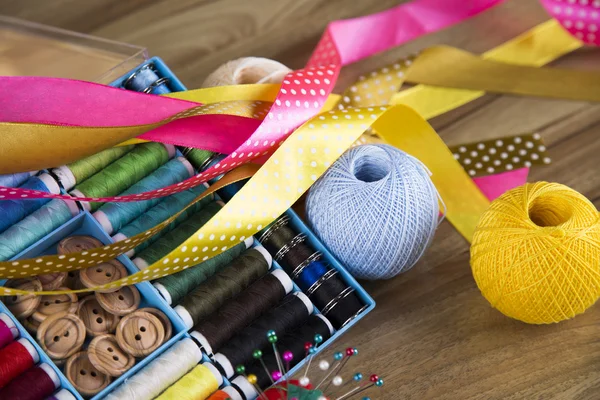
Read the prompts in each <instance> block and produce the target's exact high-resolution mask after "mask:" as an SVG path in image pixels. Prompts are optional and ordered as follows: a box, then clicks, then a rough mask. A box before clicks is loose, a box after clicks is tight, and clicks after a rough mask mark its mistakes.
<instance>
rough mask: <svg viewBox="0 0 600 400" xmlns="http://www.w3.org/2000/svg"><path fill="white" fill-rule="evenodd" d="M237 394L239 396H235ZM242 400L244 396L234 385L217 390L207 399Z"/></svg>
mask: <svg viewBox="0 0 600 400" xmlns="http://www.w3.org/2000/svg"><path fill="white" fill-rule="evenodd" d="M235 396H237V397H235ZM236 399H239V400H241V399H242V397H241V396H240V394H239V393H238V392H237V391H236V390H235V388H234V387H233V386H227V387H224V388H223V390H217V391H216V392H214V393H213V394H211V395H210V396H209V397H208V398H207V399H206V400H236Z"/></svg>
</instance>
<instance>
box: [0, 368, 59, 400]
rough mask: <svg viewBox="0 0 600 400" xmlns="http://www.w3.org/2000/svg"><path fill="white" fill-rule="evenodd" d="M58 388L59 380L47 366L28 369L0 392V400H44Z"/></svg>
mask: <svg viewBox="0 0 600 400" xmlns="http://www.w3.org/2000/svg"><path fill="white" fill-rule="evenodd" d="M58 387H60V378H59V377H58V374H57V373H56V372H55V371H54V370H53V369H52V367H51V366H50V365H49V364H45V363H44V364H40V365H39V366H37V367H33V368H29V369H28V370H27V371H25V372H23V374H21V375H19V376H18V377H16V378H15V379H14V380H13V381H11V382H10V383H9V384H8V385H7V386H6V387H4V388H2V390H0V399H11V400H44V399H45V398H46V397H48V396H50V395H51V394H52V393H53V392H54V391H55V390H56V389H57V388H58Z"/></svg>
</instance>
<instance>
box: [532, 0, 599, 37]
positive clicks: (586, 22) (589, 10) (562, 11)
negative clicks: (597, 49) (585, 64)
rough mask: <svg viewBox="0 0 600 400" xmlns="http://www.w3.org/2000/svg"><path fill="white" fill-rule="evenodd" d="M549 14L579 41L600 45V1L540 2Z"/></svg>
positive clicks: (563, 0)
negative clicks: (599, 30) (599, 29)
mask: <svg viewBox="0 0 600 400" xmlns="http://www.w3.org/2000/svg"><path fill="white" fill-rule="evenodd" d="M540 1H541V3H542V5H543V6H544V7H545V8H546V10H547V11H548V13H550V15H552V16H553V17H554V18H555V19H556V20H557V21H558V22H560V24H561V25H562V26H563V27H564V28H565V29H566V30H567V31H569V33H570V34H571V35H573V36H575V37H576V38H577V39H579V40H582V41H583V42H585V43H588V44H593V45H596V46H599V45H600V34H599V33H598V27H599V26H600V0H540Z"/></svg>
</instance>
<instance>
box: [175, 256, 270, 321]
mask: <svg viewBox="0 0 600 400" xmlns="http://www.w3.org/2000/svg"><path fill="white" fill-rule="evenodd" d="M271 261H272V260H271V257H270V255H269V253H267V252H266V251H265V250H264V248H263V247H256V248H254V249H250V250H248V251H246V252H245V253H244V254H242V255H241V256H239V257H238V258H236V259H235V260H233V261H231V262H230V263H229V264H228V265H227V267H226V268H224V269H223V270H222V271H220V272H219V273H218V274H216V275H214V276H213V277H211V278H210V279H209V280H207V281H206V282H204V283H202V284H200V285H199V286H198V287H196V288H195V289H194V290H193V291H191V292H190V293H189V294H188V295H187V296H185V297H184V298H183V300H182V302H181V304H180V305H178V306H177V307H175V311H176V312H177V313H178V314H179V316H180V317H181V318H182V319H183V321H184V323H185V324H186V326H187V327H188V329H189V328H191V327H192V326H194V325H196V324H197V323H199V322H200V321H201V320H202V319H203V318H205V317H207V316H209V315H210V314H212V313H213V312H215V311H216V310H217V309H218V308H219V307H220V306H222V305H223V304H224V303H225V302H226V301H227V300H229V299H232V298H233V297H235V296H236V295H237V294H239V293H241V292H242V291H243V290H245V289H246V288H247V287H248V286H250V285H251V284H252V283H253V282H255V281H256V280H257V279H258V278H260V277H261V276H264V275H265V274H266V273H267V271H268V270H269V268H270V267H271Z"/></svg>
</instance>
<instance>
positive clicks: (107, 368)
mask: <svg viewBox="0 0 600 400" xmlns="http://www.w3.org/2000/svg"><path fill="white" fill-rule="evenodd" d="M88 357H89V358H90V361H91V362H92V364H94V367H96V369H98V371H100V372H102V373H103V374H106V375H109V376H112V377H115V378H117V377H119V376H121V375H123V374H124V373H125V372H127V370H128V369H130V368H131V367H133V365H134V364H135V358H133V356H131V355H130V354H128V353H126V352H125V351H123V349H121V346H119V343H118V342H117V338H116V337H115V335H108V334H106V335H100V336H96V337H95V338H94V339H92V341H91V342H90V345H89V347H88Z"/></svg>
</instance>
